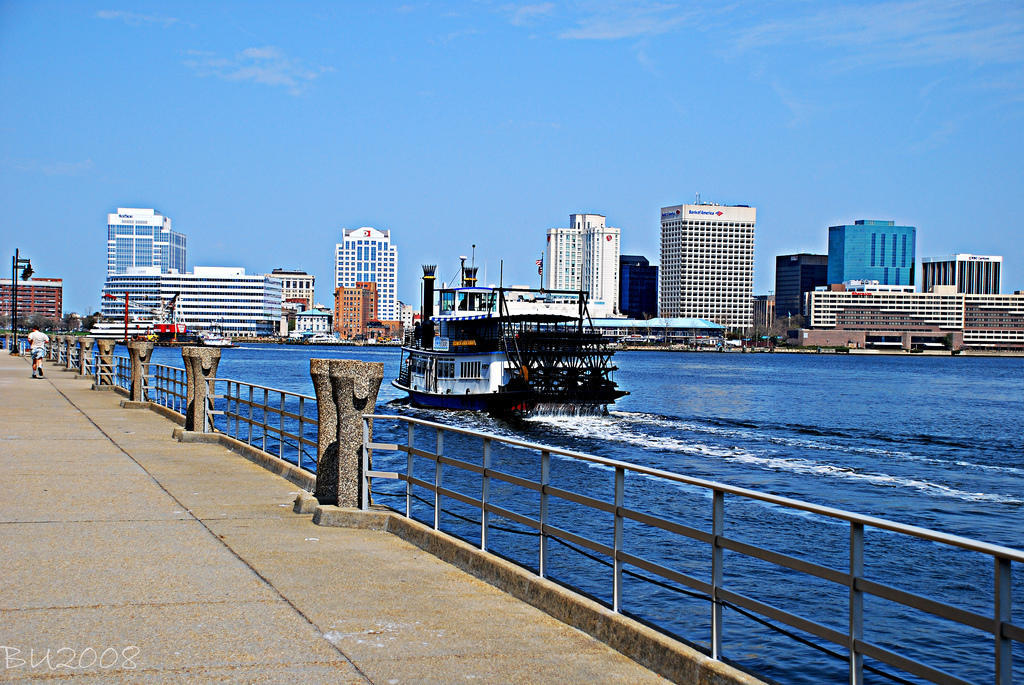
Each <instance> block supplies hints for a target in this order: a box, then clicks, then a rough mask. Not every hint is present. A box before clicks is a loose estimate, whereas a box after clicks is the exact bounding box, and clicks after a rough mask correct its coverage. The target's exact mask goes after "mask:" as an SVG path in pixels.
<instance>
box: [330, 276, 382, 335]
mask: <svg viewBox="0 0 1024 685" xmlns="http://www.w3.org/2000/svg"><path fill="white" fill-rule="evenodd" d="M378 303H379V300H378V293H377V284H376V283H373V282H371V281H365V282H364V281H360V282H359V283H356V284H355V287H352V288H336V289H335V291H334V330H336V331H338V333H339V334H341V337H342V338H346V339H348V340H354V339H357V338H358V339H362V338H365V337H366V332H367V326H368V325H369V324H370V323H371V322H376V321H377V320H378V316H379V309H378Z"/></svg>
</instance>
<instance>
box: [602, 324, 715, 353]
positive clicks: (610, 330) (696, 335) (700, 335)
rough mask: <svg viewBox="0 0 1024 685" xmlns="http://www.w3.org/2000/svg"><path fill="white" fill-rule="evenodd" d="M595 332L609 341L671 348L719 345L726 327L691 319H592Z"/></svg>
mask: <svg viewBox="0 0 1024 685" xmlns="http://www.w3.org/2000/svg"><path fill="white" fill-rule="evenodd" d="M593 323H594V330H595V331H597V332H599V333H600V334H601V335H602V336H604V337H605V338H607V339H608V340H611V341H615V342H618V341H624V342H627V343H629V342H653V343H665V344H672V345H713V346H717V345H721V344H722V340H723V339H724V337H725V326H722V325H720V324H717V323H714V322H713V321H708V320H707V319H695V318H692V317H670V318H658V317H656V318H653V319H621V318H606V319H593Z"/></svg>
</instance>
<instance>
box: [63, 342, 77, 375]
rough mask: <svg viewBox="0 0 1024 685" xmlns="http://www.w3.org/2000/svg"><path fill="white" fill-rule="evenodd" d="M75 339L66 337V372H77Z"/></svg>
mask: <svg viewBox="0 0 1024 685" xmlns="http://www.w3.org/2000/svg"><path fill="white" fill-rule="evenodd" d="M74 352H75V339H74V337H73V336H70V335H65V336H64V370H65V371H74V370H75V355H74Z"/></svg>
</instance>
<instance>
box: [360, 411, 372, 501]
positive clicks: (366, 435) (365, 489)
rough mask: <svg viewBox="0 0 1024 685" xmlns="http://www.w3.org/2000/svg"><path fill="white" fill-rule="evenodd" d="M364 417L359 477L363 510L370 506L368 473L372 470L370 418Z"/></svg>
mask: <svg viewBox="0 0 1024 685" xmlns="http://www.w3.org/2000/svg"><path fill="white" fill-rule="evenodd" d="M362 419H363V449H362V462H363V467H362V473H360V474H359V475H360V478H359V488H360V493H359V508H360V509H362V510H363V511H365V510H367V509H369V508H370V496H369V495H370V488H369V485H368V483H367V481H368V480H370V477H369V476H367V475H366V473H367V472H368V471H369V470H370V419H368V418H366V417H365V416H364V417H362Z"/></svg>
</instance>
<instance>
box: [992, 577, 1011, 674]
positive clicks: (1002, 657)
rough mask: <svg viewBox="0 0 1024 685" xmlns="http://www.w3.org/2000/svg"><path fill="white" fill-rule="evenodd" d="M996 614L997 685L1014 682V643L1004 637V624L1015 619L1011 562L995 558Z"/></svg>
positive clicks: (994, 617)
mask: <svg viewBox="0 0 1024 685" xmlns="http://www.w3.org/2000/svg"><path fill="white" fill-rule="evenodd" d="M995 571H996V573H995V588H994V589H995V593H994V594H995V612H994V616H993V626H992V627H993V629H994V630H993V632H994V633H995V638H996V685H1011V683H1012V682H1013V643H1012V642H1010V638H1008V637H1005V636H1004V635H1003V623H1004V622H1009V621H1010V620H1012V618H1013V614H1012V611H1013V597H1012V596H1011V592H1010V590H1011V587H1012V580H1011V576H1010V560H1009V559H1000V558H999V557H995Z"/></svg>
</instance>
